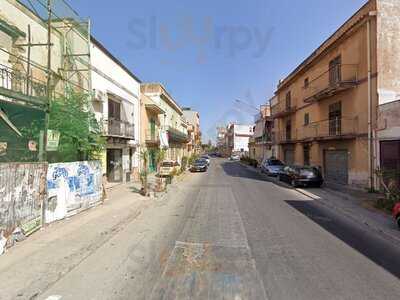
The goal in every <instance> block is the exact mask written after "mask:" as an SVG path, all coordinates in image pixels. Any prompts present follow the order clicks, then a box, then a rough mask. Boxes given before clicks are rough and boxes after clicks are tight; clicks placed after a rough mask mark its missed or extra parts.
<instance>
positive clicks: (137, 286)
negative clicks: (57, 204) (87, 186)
mask: <svg viewBox="0 0 400 300" xmlns="http://www.w3.org/2000/svg"><path fill="white" fill-rule="evenodd" d="M127 193H129V191H125V192H124V193H122V194H118V193H117V194H114V195H111V196H112V197H114V198H113V199H115V200H110V201H115V203H108V204H106V205H105V206H104V207H100V208H96V209H95V210H93V211H89V212H87V213H86V214H83V215H81V216H77V217H75V218H72V219H71V220H68V221H66V222H70V223H75V226H71V224H70V225H69V226H68V227H65V228H69V229H68V232H64V230H63V228H64V227H63V222H61V223H59V224H56V225H55V227H54V228H49V229H46V230H47V231H48V233H47V234H46V235H43V236H41V232H40V233H38V234H37V235H36V236H35V235H34V236H33V237H32V238H30V239H28V240H27V241H26V242H24V243H22V244H20V245H18V246H17V247H15V249H12V250H11V251H10V253H8V254H6V255H5V256H3V257H1V258H0V274H1V275H0V299H63V300H64V299H399V295H400V281H399V278H400V259H399V257H400V248H398V246H396V245H395V244H394V243H392V242H391V241H389V240H386V239H383V238H381V237H379V236H377V234H376V233H374V232H373V231H370V230H369V229H368V227H366V226H365V225H361V224H356V223H354V221H353V220H350V219H348V218H346V217H343V216H341V215H339V214H338V213H337V212H333V211H331V210H329V209H328V208H326V207H324V206H323V205H320V204H319V203H317V202H315V201H312V200H311V199H310V198H308V197H306V196H305V195H302V194H300V193H298V192H296V191H295V190H292V189H289V188H285V187H281V186H278V185H275V184H273V183H271V182H269V181H268V180H267V179H266V178H265V177H261V176H260V175H259V174H257V173H256V172H254V171H252V170H249V169H248V168H246V167H244V166H242V165H241V164H240V163H237V162H228V161H226V160H222V159H218V160H215V159H214V160H213V162H212V166H211V168H210V170H209V172H208V173H201V174H200V173H198V174H189V175H187V176H186V177H185V178H184V180H183V181H182V183H180V184H179V185H175V186H172V187H171V189H170V191H169V193H168V194H167V196H166V197H165V198H162V199H156V200H142V202H140V203H136V204H135V205H134V206H135V208H138V207H140V214H139V213H138V210H137V209H133V208H132V207H131V205H132V204H129V202H122V200H121V201H120V200H117V199H116V197H121V199H122V198H123V197H126V195H127ZM119 201H120V202H119ZM113 205H114V206H113ZM107 226H108V227H107ZM71 228H72V229H71ZM107 228H108V229H107ZM24 255H25V256H28V255H29V257H32V259H31V260H29V261H28V262H26V261H27V260H26V259H25V260H24V261H23V262H22V260H19V258H22V257H23V256H24ZM42 260H43V261H42ZM18 274H19V276H17V275H18ZM28 278H30V279H29V280H28ZM59 296H60V297H59Z"/></svg>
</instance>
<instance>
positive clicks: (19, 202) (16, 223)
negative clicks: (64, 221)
mask: <svg viewBox="0 0 400 300" xmlns="http://www.w3.org/2000/svg"><path fill="white" fill-rule="evenodd" d="M46 172H47V164H44V163H2V164H0V231H3V235H4V236H5V237H6V238H8V237H9V236H10V235H11V234H12V232H13V231H14V229H15V228H16V227H20V228H22V229H23V230H24V233H25V234H29V233H31V232H32V231H33V230H35V229H37V228H39V227H40V226H41V224H42V205H43V202H44V200H45V197H46Z"/></svg>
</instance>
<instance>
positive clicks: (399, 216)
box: [396, 214, 400, 229]
mask: <svg viewBox="0 0 400 300" xmlns="http://www.w3.org/2000/svg"><path fill="white" fill-rule="evenodd" d="M396 221H397V226H398V227H399V229H400V214H399V215H398V216H397V218H396Z"/></svg>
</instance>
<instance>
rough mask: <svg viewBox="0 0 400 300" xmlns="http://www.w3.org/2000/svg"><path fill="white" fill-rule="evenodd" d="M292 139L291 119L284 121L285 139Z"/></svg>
mask: <svg viewBox="0 0 400 300" xmlns="http://www.w3.org/2000/svg"><path fill="white" fill-rule="evenodd" d="M291 139H292V121H291V120H287V121H286V140H287V141H290V140H291Z"/></svg>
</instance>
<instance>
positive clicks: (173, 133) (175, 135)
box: [166, 126, 189, 143]
mask: <svg viewBox="0 0 400 300" xmlns="http://www.w3.org/2000/svg"><path fill="white" fill-rule="evenodd" d="M166 129H167V132H168V138H169V141H172V142H178V143H186V142H188V141H189V137H188V134H187V133H184V132H183V131H180V130H179V129H177V128H174V127H171V126H167V128H166Z"/></svg>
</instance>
